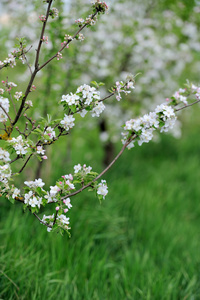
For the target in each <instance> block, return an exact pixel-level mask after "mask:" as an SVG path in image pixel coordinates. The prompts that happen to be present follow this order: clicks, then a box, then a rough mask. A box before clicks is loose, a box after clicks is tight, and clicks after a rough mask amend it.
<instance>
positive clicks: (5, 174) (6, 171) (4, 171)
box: [0, 147, 11, 184]
mask: <svg viewBox="0 0 200 300" xmlns="http://www.w3.org/2000/svg"><path fill="white" fill-rule="evenodd" d="M9 161H10V154H9V152H8V151H6V150H4V149H3V148H1V147H0V182H2V183H3V184H6V183H7V182H8V179H9V178H10V176H11V169H10V165H9V164H7V163H8V162H9Z"/></svg>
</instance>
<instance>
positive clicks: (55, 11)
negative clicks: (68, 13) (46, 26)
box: [49, 7, 59, 19]
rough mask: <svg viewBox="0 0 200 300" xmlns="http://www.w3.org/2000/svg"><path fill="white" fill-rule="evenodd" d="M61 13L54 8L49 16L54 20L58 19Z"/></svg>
mask: <svg viewBox="0 0 200 300" xmlns="http://www.w3.org/2000/svg"><path fill="white" fill-rule="evenodd" d="M58 14H59V11H58V9H57V8H56V7H52V9H51V10H50V12H49V15H50V16H51V17H52V19H55V18H58Z"/></svg>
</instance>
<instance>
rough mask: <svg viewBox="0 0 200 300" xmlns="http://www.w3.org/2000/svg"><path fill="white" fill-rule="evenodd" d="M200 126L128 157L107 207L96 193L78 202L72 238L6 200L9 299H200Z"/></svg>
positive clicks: (113, 173) (4, 260)
mask: <svg viewBox="0 0 200 300" xmlns="http://www.w3.org/2000/svg"><path fill="white" fill-rule="evenodd" d="M197 125H199V124H197ZM195 128H196V129H194V128H189V127H188V126H187V125H186V126H185V130H184V133H183V138H182V139H181V140H174V139H173V138H172V137H169V136H164V137H163V139H162V141H161V143H159V144H156V143H150V144H148V145H143V146H142V147H136V148H135V149H133V150H131V151H126V153H125V154H124V155H123V156H122V157H121V158H120V160H118V162H117V163H116V164H115V166H114V167H113V168H112V169H111V170H110V172H109V173H108V174H107V175H106V176H105V179H107V182H108V186H109V194H108V197H107V199H106V200H105V201H104V202H103V203H102V205H100V204H99V202H98V200H97V199H95V198H94V197H93V195H91V194H90V193H88V192H87V191H85V192H84V193H83V194H82V195H81V197H80V196H79V197H77V198H74V199H73V209H72V210H71V212H70V220H71V227H72V230H71V234H72V237H71V239H69V238H68V236H67V235H65V236H64V237H61V236H58V235H56V234H49V233H47V232H46V228H44V226H41V225H40V224H39V223H38V222H37V221H36V219H35V218H34V217H33V216H31V215H30V214H29V213H28V212H27V213H25V214H24V213H23V210H22V208H21V207H20V204H19V205H18V204H16V205H15V206H11V204H9V203H7V202H5V201H3V199H2V200H1V212H0V215H1V230H0V240H1V248H0V249H1V258H0V263H1V268H0V269H1V271H0V285H1V287H0V290H1V297H0V299H3V300H11V299H20V300H44V299H48V300H54V299H58V300H79V299H80V300H81V299H87V300H89V299H92V300H105V299H106V300H107V299H108V300H110V299H114V300H115V299H119V300H125V299H127V300H128V299H131V300H133V299H134V300H139V299H145V300H148V299H151V300H162V299H166V300H167V299H168V300H172V299H174V300H177V299H180V300H183V299H184V300H186V299H187V300H197V299H200V183H199V180H200V139H199V126H196V127H195ZM73 156H74V157H76V156H78V150H76V149H75V150H74V151H73ZM96 163H97V162H96ZM99 169H100V165H99ZM58 173H59V171H58ZM54 175H55V178H57V173H56V172H55V174H54ZM55 178H53V176H52V181H53V180H54V179H55Z"/></svg>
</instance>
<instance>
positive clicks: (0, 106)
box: [0, 104, 12, 123]
mask: <svg viewBox="0 0 200 300" xmlns="http://www.w3.org/2000/svg"><path fill="white" fill-rule="evenodd" d="M0 108H1V109H2V110H3V111H4V113H5V114H6V116H7V117H8V119H9V121H10V123H12V120H11V117H10V116H9V114H8V113H7V111H6V110H5V108H4V107H3V106H2V105H1V104H0Z"/></svg>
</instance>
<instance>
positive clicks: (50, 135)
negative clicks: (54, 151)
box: [43, 126, 56, 142]
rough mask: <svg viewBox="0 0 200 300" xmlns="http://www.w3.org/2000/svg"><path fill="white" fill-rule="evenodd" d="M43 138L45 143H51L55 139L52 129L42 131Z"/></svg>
mask: <svg viewBox="0 0 200 300" xmlns="http://www.w3.org/2000/svg"><path fill="white" fill-rule="evenodd" d="M43 137H44V141H45V142H48V141H52V140H53V139H54V138H55V137H56V133H55V130H54V129H53V128H52V127H50V126H48V127H47V128H46V129H45V130H44V133H43Z"/></svg>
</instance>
